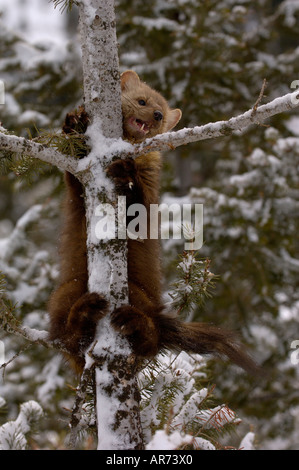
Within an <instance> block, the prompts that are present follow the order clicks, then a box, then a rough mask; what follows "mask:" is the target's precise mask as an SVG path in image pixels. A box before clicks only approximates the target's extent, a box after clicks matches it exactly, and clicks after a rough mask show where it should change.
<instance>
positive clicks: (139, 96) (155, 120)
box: [49, 71, 256, 372]
mask: <svg viewBox="0 0 299 470" xmlns="http://www.w3.org/2000/svg"><path fill="white" fill-rule="evenodd" d="M121 86H122V111H123V130H124V137H125V138H126V139H127V140H130V141H131V142H141V141H143V140H144V139H145V138H147V137H152V136H154V135H156V134H159V133H163V132H167V131H169V130H170V129H172V128H173V127H174V126H175V125H176V124H177V122H178V121H179V120H180V118H181V111H180V110H178V109H176V110H171V109H170V108H169V106H168V104H167V102H166V101H165V99H164V98H163V97H162V96H161V95H160V94H159V93H157V92H156V91H154V90H152V89H151V88H150V87H148V86H147V85H146V84H145V83H143V82H141V81H140V79H139V77H138V75H137V74H136V73H135V72H132V71H127V72H125V73H124V74H122V77H121ZM136 119H137V121H136ZM82 125H83V128H84V130H85V129H86V126H87V117H86V113H85V112H84V110H83V109H80V110H79V113H77V114H74V113H71V114H69V115H68V116H67V119H66V123H65V125H64V131H65V132H66V133H69V132H73V131H74V129H75V130H76V129H78V126H79V127H80V126H82ZM81 130H82V129H81ZM160 168H161V158H160V154H159V153H158V152H151V153H148V154H146V155H142V156H140V157H138V158H136V159H135V160H133V159H125V160H116V161H114V162H113V163H112V164H111V165H110V166H109V168H108V169H107V174H108V176H109V177H110V178H112V179H113V180H114V182H115V185H116V188H117V190H118V191H119V192H120V194H123V195H126V196H127V204H128V205H130V204H132V203H140V204H143V205H144V206H145V207H146V208H147V209H149V207H150V204H157V203H158V201H159V177H160ZM65 183H66V188H67V194H66V198H65V207H64V214H65V228H64V232H63V235H62V239H61V252H60V256H61V279H60V286H59V287H58V289H57V290H56V291H55V292H54V293H53V295H52V297H51V299H50V302H49V312H50V336H51V338H52V339H58V340H60V341H62V343H63V344H64V345H65V346H66V347H67V348H68V350H69V351H70V358H71V360H72V361H73V362H74V363H75V366H76V367H77V369H78V370H82V367H83V365H84V360H83V358H82V353H83V351H84V349H85V348H86V347H87V346H88V345H89V344H90V343H91V341H92V339H93V337H94V334H95V326H96V324H97V322H98V320H99V319H100V318H101V317H102V316H103V315H105V314H106V312H107V310H108V308H107V307H108V304H107V300H106V299H104V298H102V297H100V296H99V295H98V294H95V293H88V292H87V258H86V225H85V207H84V199H83V188H82V186H81V184H80V183H79V181H78V180H77V179H76V178H75V177H74V176H72V175H71V174H69V173H66V175H65ZM147 213H148V214H149V210H148V211H147ZM148 230H149V223H148ZM128 282H129V305H124V306H122V307H120V308H118V309H116V310H115V311H114V312H113V314H112V325H113V327H114V328H115V329H116V330H118V331H120V332H121V333H122V334H124V335H125V336H127V338H128V339H129V341H130V342H131V344H132V347H133V350H134V352H135V353H136V354H137V355H138V356H141V357H153V356H155V355H156V354H157V353H158V352H159V351H160V350H161V349H164V348H168V349H172V350H175V351H181V350H185V351H187V352H193V353H199V354H218V355H224V356H227V357H228V358H230V359H231V360H232V361H233V362H235V363H236V364H238V365H239V366H241V367H243V368H245V369H247V370H248V371H251V372H253V371H256V366H255V363H254V362H253V361H252V360H251V359H250V358H249V357H248V356H247V354H246V353H245V352H244V351H243V349H242V347H241V346H240V345H239V344H238V343H237V342H236V340H235V337H234V335H232V333H231V332H227V331H225V330H222V329H219V328H217V327H215V326H210V325H207V324H202V323H183V322H182V321H180V320H179V319H178V318H176V317H175V316H169V315H166V314H165V313H164V312H163V310H164V307H163V305H162V302H161V267H160V247H159V241H158V240H151V239H150V238H148V239H145V240H144V241H143V242H140V241H138V240H137V241H136V240H132V239H128Z"/></svg>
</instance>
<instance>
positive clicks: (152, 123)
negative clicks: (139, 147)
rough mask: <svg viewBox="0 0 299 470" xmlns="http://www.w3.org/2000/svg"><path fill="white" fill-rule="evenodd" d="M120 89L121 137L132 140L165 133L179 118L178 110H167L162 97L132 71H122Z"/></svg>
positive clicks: (140, 140) (140, 139)
mask: <svg viewBox="0 0 299 470" xmlns="http://www.w3.org/2000/svg"><path fill="white" fill-rule="evenodd" d="M121 91H122V113H123V131H124V137H125V138H126V139H128V140H130V141H131V142H142V141H143V140H145V139H147V138H148V137H154V136H155V135H157V134H162V133H163V132H168V131H170V130H171V129H172V128H173V127H174V126H176V124H177V123H178V122H179V120H180V119H181V116H182V112H181V110H180V109H170V108H169V106H168V103H167V101H166V100H165V99H164V98H163V96H161V95H160V93H158V92H157V91H155V90H153V89H152V88H150V87H149V86H148V85H146V83H144V82H142V81H141V80H140V78H139V76H138V75H137V73H136V72H133V71H132V70H127V71H126V72H124V73H122V75H121Z"/></svg>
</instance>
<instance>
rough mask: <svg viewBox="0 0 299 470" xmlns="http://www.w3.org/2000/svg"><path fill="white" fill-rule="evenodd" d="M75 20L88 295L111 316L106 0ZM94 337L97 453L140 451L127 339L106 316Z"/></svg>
mask: <svg viewBox="0 0 299 470" xmlns="http://www.w3.org/2000/svg"><path fill="white" fill-rule="evenodd" d="M79 17H80V33H81V45H82V55H83V77H84V79H83V80H84V101H85V109H86V111H87V113H88V115H89V118H90V121H91V122H90V126H89V128H88V131H87V135H88V137H89V145H90V147H91V152H90V153H89V155H88V159H89V162H92V164H91V167H90V168H89V171H87V172H84V173H83V181H84V184H85V205H86V220H87V253H88V271H89V291H90V292H97V293H99V294H101V295H103V296H105V297H106V298H109V300H110V307H111V310H112V309H114V308H115V307H117V306H120V305H121V304H124V303H128V279H127V249H126V248H127V246H126V240H125V239H124V240H121V239H111V240H98V239H97V236H96V222H97V219H96V215H95V214H97V211H98V207H99V204H100V203H105V204H110V205H111V207H113V208H115V214H116V215H117V213H118V210H117V194H116V193H115V190H114V187H113V186H112V184H111V182H110V181H109V180H108V178H107V177H106V175H105V168H106V166H107V165H108V164H109V162H110V161H111V160H112V157H113V154H110V155H109V156H106V155H105V151H103V149H109V147H111V146H112V145H113V144H115V141H118V140H119V141H120V142H121V138H122V111H121V90H120V80H119V77H120V74H119V63H118V49H117V39H116V24H115V12H114V0H105V2H103V1H101V0H84V1H81V2H80V3H79ZM116 148H117V145H116ZM98 213H99V211H98ZM116 226H117V221H116ZM96 338H97V342H96V344H95V345H94V346H93V348H92V358H93V360H94V361H95V365H96V374H95V378H96V408H97V425H98V449H99V450H103V449H110V450H112V449H113V450H116V449H122V450H126V449H141V448H142V447H143V438H142V431H141V426H140V416H139V392H138V387H137V381H136V358H135V357H134V355H133V354H132V352H131V348H130V347H129V345H128V342H127V340H126V339H125V338H123V337H120V336H118V335H116V333H115V332H114V331H113V330H112V328H111V326H110V322H109V316H108V318H105V319H103V320H102V321H101V322H100V324H99V328H98V333H97V337H96ZM88 362H89V361H88V360H87V364H88Z"/></svg>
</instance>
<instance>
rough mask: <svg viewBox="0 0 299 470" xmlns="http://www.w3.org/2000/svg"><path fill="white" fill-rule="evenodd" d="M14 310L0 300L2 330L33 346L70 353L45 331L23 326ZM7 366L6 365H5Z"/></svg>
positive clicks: (0, 324)
mask: <svg viewBox="0 0 299 470" xmlns="http://www.w3.org/2000/svg"><path fill="white" fill-rule="evenodd" d="M12 311H13V308H10V307H9V306H8V305H7V304H6V303H5V302H4V300H3V299H1V298H0V326H1V330H3V331H6V332H7V333H11V334H14V335H16V336H19V337H20V338H23V339H25V340H26V341H29V343H32V344H40V345H42V346H44V347H45V348H48V349H56V350H57V351H60V352H66V353H67V352H68V351H67V350H66V348H64V347H63V346H62V345H61V344H60V343H58V342H54V341H50V340H49V334H48V332H47V331H44V330H36V329H34V328H29V327H28V326H25V325H21V324H20V323H19V322H17V321H16V318H15V317H14V315H13V312H12ZM4 365H5V364H4Z"/></svg>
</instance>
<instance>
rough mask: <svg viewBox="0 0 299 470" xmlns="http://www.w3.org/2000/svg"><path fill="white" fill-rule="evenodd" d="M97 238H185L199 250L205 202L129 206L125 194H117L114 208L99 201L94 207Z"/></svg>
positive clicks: (185, 247) (187, 245)
mask: <svg viewBox="0 0 299 470" xmlns="http://www.w3.org/2000/svg"><path fill="white" fill-rule="evenodd" d="M95 216H96V217H99V220H98V221H97V222H96V224H95V236H96V238H97V239H98V240H106V239H107V240H111V239H116V238H118V239H123V240H124V239H126V238H130V239H133V240H139V241H142V240H146V239H151V240H156V239H158V238H160V239H164V240H169V239H174V240H180V239H183V238H184V239H185V244H184V249H185V250H199V249H200V248H201V247H202V245H203V204H182V205H181V204H178V203H172V204H170V205H168V204H166V203H162V204H151V205H150V207H149V209H148V208H147V207H145V206H144V205H143V204H138V203H136V204H132V205H130V206H129V207H128V208H127V207H126V197H125V196H119V197H118V207H117V210H115V208H114V206H112V205H111V204H99V205H98V206H97V208H96V210H95Z"/></svg>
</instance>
